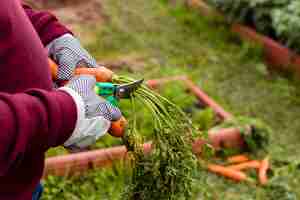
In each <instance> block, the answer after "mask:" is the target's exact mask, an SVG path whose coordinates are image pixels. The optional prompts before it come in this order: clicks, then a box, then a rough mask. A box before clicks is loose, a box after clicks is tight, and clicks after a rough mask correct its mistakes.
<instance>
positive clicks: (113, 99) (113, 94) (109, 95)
mask: <svg viewBox="0 0 300 200" xmlns="http://www.w3.org/2000/svg"><path fill="white" fill-rule="evenodd" d="M143 82H144V79H140V80H137V81H134V82H131V83H127V84H121V85H118V84H113V83H104V82H98V83H96V87H95V92H96V94H98V95H99V96H102V97H103V98H105V99H106V100H107V101H109V102H110V103H111V104H112V105H114V106H117V105H118V101H119V100H120V99H128V98H130V97H131V94H132V93H133V92H135V91H136V90H137V89H138V88H139V87H140V86H141V84H142V83H143Z"/></svg>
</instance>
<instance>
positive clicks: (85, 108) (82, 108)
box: [59, 75, 122, 149]
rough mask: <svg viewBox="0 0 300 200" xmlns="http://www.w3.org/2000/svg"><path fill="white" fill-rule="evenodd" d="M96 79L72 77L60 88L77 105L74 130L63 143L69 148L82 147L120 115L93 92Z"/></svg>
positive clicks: (91, 77) (95, 137) (118, 111)
mask: <svg viewBox="0 0 300 200" xmlns="http://www.w3.org/2000/svg"><path fill="white" fill-rule="evenodd" d="M95 84H96V79H95V78H94V77H93V76H90V75H81V76H76V77H74V78H72V79H71V80H70V81H69V83H68V84H67V85H66V86H65V87H62V88H59V89H60V90H63V91H65V92H67V93H69V94H70V95H71V96H72V97H73V99H74V101H75V103H76V106H77V111H78V114H77V115H78V116H77V123H76V127H75V130H74V132H73V133H72V135H71V137H70V138H69V139H68V140H67V141H66V142H65V143H64V146H65V147H67V148H70V149H83V148H86V147H88V146H90V145H91V144H93V143H95V142H96V140H97V139H98V138H99V137H101V136H103V135H104V134H105V133H107V131H108V130H109V128H110V126H111V122H113V121H117V120H119V119H120V118H121V117H122V114H121V111H120V110H119V109H118V108H116V107H114V106H113V105H112V104H110V103H109V102H107V101H106V100H105V99H103V98H102V97H99V96H97V95H96V93H95V92H94V87H95Z"/></svg>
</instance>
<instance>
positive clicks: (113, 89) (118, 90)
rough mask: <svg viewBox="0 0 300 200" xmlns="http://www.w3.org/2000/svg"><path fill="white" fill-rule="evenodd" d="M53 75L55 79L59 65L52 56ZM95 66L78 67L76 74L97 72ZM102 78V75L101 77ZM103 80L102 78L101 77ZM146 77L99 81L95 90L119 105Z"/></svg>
mask: <svg viewBox="0 0 300 200" xmlns="http://www.w3.org/2000/svg"><path fill="white" fill-rule="evenodd" d="M48 61H49V65H50V70H51V75H52V78H53V79H56V77H57V71H58V66H57V64H56V63H55V62H54V61H52V60H51V59H50V58H49V59H48ZM95 70H96V69H94V68H88V69H86V68H78V69H76V70H75V74H77V75H78V74H85V73H87V72H89V73H88V74H94V73H95V75H96V74H97V71H95ZM100 75H102V74H101V73H100ZM100 78H101V77H100ZM101 80H102V79H101ZM143 81H144V79H140V80H137V81H134V82H131V83H128V84H121V85H118V84H113V83H110V82H97V83H96V86H95V92H96V94H97V95H99V96H101V97H103V98H105V99H106V100H107V101H109V102H110V103H111V104H112V105H114V106H117V104H118V101H119V100H120V99H126V98H130V96H131V94H132V93H133V92H135V91H136V90H137V89H138V88H139V87H140V86H141V84H142V83H143Z"/></svg>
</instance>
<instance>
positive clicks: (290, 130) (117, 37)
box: [44, 0, 300, 200]
mask: <svg viewBox="0 0 300 200" xmlns="http://www.w3.org/2000/svg"><path fill="white" fill-rule="evenodd" d="M102 2H103V9H104V12H105V14H106V15H107V16H108V19H109V20H108V21H107V23H106V25H105V26H103V27H101V28H100V29H99V30H95V34H96V38H97V40H95V42H94V43H92V44H89V45H88V46H87V47H88V49H89V50H90V51H91V53H92V54H93V55H95V56H96V58H97V59H98V60H106V59H118V58H120V57H123V56H128V55H137V56H140V58H141V59H142V61H143V63H144V66H143V68H141V69H138V70H137V71H136V72H134V73H129V72H127V71H125V70H122V71H119V72H117V73H120V74H123V73H125V74H130V75H131V76H134V77H137V78H140V77H145V78H146V79H150V78H157V77H163V76H168V75H180V74H187V75H189V76H190V77H191V78H192V79H193V80H194V81H195V82H196V83H197V84H198V85H199V86H201V87H202V88H203V89H204V90H205V91H206V92H207V93H208V94H209V95H210V96H211V97H213V98H214V99H215V100H217V102H219V103H220V104H221V105H222V106H223V107H224V108H225V109H227V110H228V111H230V112H232V113H233V114H235V115H245V116H249V117H257V118H260V119H262V120H263V121H265V122H266V123H267V124H269V125H270V126H271V127H272V129H273V131H274V134H273V135H272V136H271V149H270V154H271V158H272V159H273V160H276V161H278V160H285V161H295V160H299V155H300V145H299V141H300V134H298V133H299V132H300V123H298V122H297V120H298V119H299V118H300V102H299V94H300V93H299V86H298V83H297V81H293V80H291V79H287V78H284V77H283V76H280V75H277V74H276V73H275V74H270V73H268V72H267V70H266V67H265V65H264V64H263V63H262V59H261V56H260V49H259V48H258V47H253V45H251V44H248V43H242V42H241V41H239V40H238V39H237V38H236V36H234V35H232V34H231V33H230V32H229V31H228V27H226V26H225V25H223V24H222V23H220V21H218V20H210V19H206V18H204V17H202V16H201V15H199V14H198V13H197V12H196V11H192V10H187V9H185V8H183V7H182V6H181V5H177V6H169V5H167V4H166V3H165V2H162V1H140V0H131V1H119V0H103V1H102ZM178 4H180V3H178ZM173 87H175V88H172V87H171V86H170V89H166V90H167V91H162V93H163V94H165V95H167V96H168V97H169V98H171V99H173V101H174V102H176V103H177V104H179V105H180V106H182V107H183V108H189V107H193V101H194V100H193V99H189V98H190V97H188V96H187V95H185V94H181V95H180V93H183V90H182V89H178V90H176V88H177V87H176V86H173ZM168 90H169V91H168ZM173 91H174V92H173ZM180 91H182V92H180ZM121 108H123V110H124V113H125V115H128V113H129V112H127V111H126V108H127V105H126V102H123V103H122V105H121ZM139 116H140V117H139V118H140V119H141V121H142V123H141V125H140V127H141V128H143V130H145V131H144V132H145V134H146V135H148V136H150V135H151V123H150V121H149V119H148V118H149V115H148V114H147V113H145V112H141V113H139ZM128 117H130V116H128ZM117 144H120V141H119V140H117V139H112V138H111V137H109V136H108V137H107V138H106V139H105V140H104V141H102V142H101V141H100V142H99V143H98V144H97V146H98V147H103V146H110V145H117ZM54 153H55V151H54ZM52 154H53V153H52ZM279 166H280V165H279V164H278V162H276V163H274V167H275V168H277V167H279ZM120 171H124V170H122V169H121V170H120ZM124 173H125V172H124ZM278 173H279V175H280V176H278V177H277V176H276V178H274V183H275V182H276V183H281V184H284V185H288V186H289V188H291V189H292V190H294V191H295V192H296V193H297V195H298V196H297V197H298V198H300V190H299V187H298V186H299V183H300V175H299V170H298V169H297V168H296V167H292V166H290V167H285V168H283V170H282V171H280V172H278ZM110 175H111V176H112V177H113V178H111V179H110V178H107V177H110ZM95 177H96V178H97V179H98V181H99V182H94V181H93V179H94V178H95ZM195 177H196V180H195V199H224V200H235V199H236V200H242V199H247V200H248V199H261V200H263V199H283V197H280V198H279V197H276V196H275V195H276V194H277V193H276V192H274V191H273V190H271V189H270V188H268V187H267V188H261V187H258V186H256V185H246V184H236V183H233V182H231V181H228V180H225V179H223V178H220V177H218V176H215V175H211V174H208V173H207V172H205V171H202V170H199V172H198V173H197V174H195ZM124 180H125V179H124V175H120V172H116V171H114V170H111V169H107V170H99V171H94V172H90V173H88V174H87V175H86V176H83V177H79V178H75V179H71V180H68V179H58V178H54V179H52V180H48V181H47V182H46V183H47V186H50V187H49V188H50V189H53V188H56V187H57V184H56V183H59V184H61V185H62V186H61V187H60V188H63V189H64V192H65V193H67V195H70V196H68V198H67V199H74V200H77V199H120V196H119V195H120V193H121V192H122V187H123V186H124ZM98 185H99V186H98ZM103 185H105V187H102V186H103ZM100 186H101V187H100ZM82 187H86V188H82ZM106 187H107V188H106ZM50 189H49V190H50ZM109 191H113V192H109ZM57 193H58V192H57V191H56V192H52V193H51V192H49V191H46V195H45V197H44V199H47V198H48V199H51V198H50V197H53V196H55V194H57ZM86 193H87V194H86ZM103 194H105V195H106V196H105V195H104V196H103ZM47 195H48V196H47ZM51 195H52V196H51ZM84 195H85V196H84ZM53 199H54V198H53ZM55 199H66V197H57V198H55ZM290 199H291V198H290Z"/></svg>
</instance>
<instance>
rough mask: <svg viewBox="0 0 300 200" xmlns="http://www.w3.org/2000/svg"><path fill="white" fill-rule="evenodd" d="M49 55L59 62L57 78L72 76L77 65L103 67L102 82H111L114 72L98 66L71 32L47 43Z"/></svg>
mask: <svg viewBox="0 0 300 200" xmlns="http://www.w3.org/2000/svg"><path fill="white" fill-rule="evenodd" d="M46 48H47V50H48V54H49V57H51V58H52V59H53V60H54V61H55V62H56V63H57V64H58V71H57V80H58V81H67V80H70V79H71V78H72V76H73V75H74V71H75V69H76V67H88V68H98V67H99V70H100V68H101V73H102V74H103V80H102V82H111V79H112V74H113V72H112V71H110V70H109V69H107V68H105V67H103V66H101V67H100V66H98V65H97V63H96V60H95V59H94V58H93V57H92V56H91V55H90V54H89V53H88V52H87V51H86V50H85V49H84V48H83V47H82V46H81V44H80V42H79V40H78V39H76V38H75V37H73V36H72V35H71V34H64V35H62V36H61V37H59V38H57V39H55V40H53V41H52V42H50V43H49V44H48V45H47V47H46Z"/></svg>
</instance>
